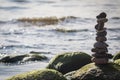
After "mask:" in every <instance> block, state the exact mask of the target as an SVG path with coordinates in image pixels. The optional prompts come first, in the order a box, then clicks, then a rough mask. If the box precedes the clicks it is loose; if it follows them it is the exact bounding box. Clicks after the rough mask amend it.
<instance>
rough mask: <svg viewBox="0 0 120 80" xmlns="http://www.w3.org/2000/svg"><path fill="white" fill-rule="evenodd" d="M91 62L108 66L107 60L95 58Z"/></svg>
mask: <svg viewBox="0 0 120 80" xmlns="http://www.w3.org/2000/svg"><path fill="white" fill-rule="evenodd" d="M91 60H92V61H93V62H95V64H107V63H108V59H107V58H95V57H93V58H92V59H91Z"/></svg>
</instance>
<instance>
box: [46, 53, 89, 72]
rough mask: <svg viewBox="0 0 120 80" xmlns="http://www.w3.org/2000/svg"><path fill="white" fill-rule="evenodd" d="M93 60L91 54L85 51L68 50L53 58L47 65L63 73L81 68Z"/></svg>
mask: <svg viewBox="0 0 120 80" xmlns="http://www.w3.org/2000/svg"><path fill="white" fill-rule="evenodd" d="M90 62H91V56H90V55H88V54H86V53H84V52H66V53H63V54H59V55H57V56H55V57H54V58H52V59H51V60H50V62H49V64H48V66H47V68H49V69H55V70H57V71H59V72H61V73H63V74H65V73H67V72H70V71H74V70H77V69H79V68H80V67H82V66H84V65H86V64H88V63H90Z"/></svg>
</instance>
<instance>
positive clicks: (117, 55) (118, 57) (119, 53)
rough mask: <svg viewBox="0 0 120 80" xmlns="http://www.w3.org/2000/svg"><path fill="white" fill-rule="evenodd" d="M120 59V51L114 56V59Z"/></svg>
mask: <svg viewBox="0 0 120 80" xmlns="http://www.w3.org/2000/svg"><path fill="white" fill-rule="evenodd" d="M117 59H120V52H118V53H116V54H115V55H114V57H113V60H117Z"/></svg>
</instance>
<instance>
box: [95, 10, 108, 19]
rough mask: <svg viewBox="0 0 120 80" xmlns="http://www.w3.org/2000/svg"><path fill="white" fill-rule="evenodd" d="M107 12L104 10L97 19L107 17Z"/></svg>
mask: <svg viewBox="0 0 120 80" xmlns="http://www.w3.org/2000/svg"><path fill="white" fill-rule="evenodd" d="M106 16H107V15H106V13H105V12H102V13H100V14H99V15H98V16H96V18H97V19H100V18H106Z"/></svg>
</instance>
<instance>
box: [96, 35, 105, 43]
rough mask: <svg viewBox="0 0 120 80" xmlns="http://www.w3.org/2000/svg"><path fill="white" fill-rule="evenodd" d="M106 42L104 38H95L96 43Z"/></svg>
mask: <svg viewBox="0 0 120 80" xmlns="http://www.w3.org/2000/svg"><path fill="white" fill-rule="evenodd" d="M106 40H107V38H106V37H100V36H99V37H96V41H98V42H103V41H106Z"/></svg>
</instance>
